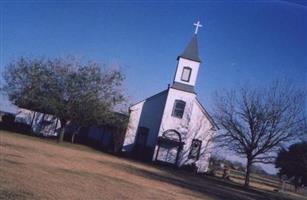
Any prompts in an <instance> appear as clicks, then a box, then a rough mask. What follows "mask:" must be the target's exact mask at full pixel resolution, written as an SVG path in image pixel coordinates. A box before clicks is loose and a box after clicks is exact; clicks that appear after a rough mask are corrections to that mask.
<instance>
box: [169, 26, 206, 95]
mask: <svg viewBox="0 0 307 200" xmlns="http://www.w3.org/2000/svg"><path fill="white" fill-rule="evenodd" d="M194 25H195V26H196V28H195V32H194V34H193V37H192V39H191V41H190V42H189V44H188V45H187V47H186V48H185V50H184V51H183V53H182V54H180V55H179V56H178V57H177V68H176V73H175V78H174V81H173V85H172V88H175V89H178V90H183V91H186V92H192V93H194V86H195V83H196V79H197V74H198V68H199V65H200V63H201V60H200V58H199V55H198V43H197V32H198V28H199V27H202V25H201V24H200V23H199V21H198V22H197V23H194Z"/></svg>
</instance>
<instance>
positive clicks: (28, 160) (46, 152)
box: [0, 131, 306, 200]
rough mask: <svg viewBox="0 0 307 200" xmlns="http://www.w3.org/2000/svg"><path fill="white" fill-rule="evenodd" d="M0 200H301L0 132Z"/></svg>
mask: <svg viewBox="0 0 307 200" xmlns="http://www.w3.org/2000/svg"><path fill="white" fill-rule="evenodd" d="M0 199H17V200H18V199H105V200H108V199H136V200H139V199H140V200H141V199H163V200H167V199H184V200H188V199H205V200H207V199H208V200H209V199H218V200H224V199H230V200H245V199H246V200H262V199H276V200H278V199H305V200H306V198H303V197H300V196H298V195H289V194H281V193H276V192H270V191H265V190H259V189H255V188H251V189H248V190H245V189H243V188H242V187H241V186H240V185H238V184H235V183H230V182H224V181H221V180H219V179H217V178H213V177H205V176H202V177H200V176H197V175H192V174H189V173H187V172H183V171H179V170H173V169H170V168H165V167H160V166H155V165H148V164H143V163H138V162H134V161H131V160H128V159H123V158H118V157H115V156H111V155H108V154H105V153H101V152H99V151H95V150H93V149H91V148H88V147H85V146H81V145H73V144H68V143H61V144H57V143H56V142H54V141H52V140H47V139H40V138H35V137H31V136H25V135H20V134H16V133H11V132H6V131H0Z"/></svg>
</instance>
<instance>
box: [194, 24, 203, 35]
mask: <svg viewBox="0 0 307 200" xmlns="http://www.w3.org/2000/svg"><path fill="white" fill-rule="evenodd" d="M193 25H194V26H195V32H194V33H195V35H197V32H198V28H201V27H202V26H203V25H201V24H200V21H197V23H194V24H193Z"/></svg>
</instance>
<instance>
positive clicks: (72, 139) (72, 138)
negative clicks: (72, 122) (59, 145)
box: [71, 127, 80, 143]
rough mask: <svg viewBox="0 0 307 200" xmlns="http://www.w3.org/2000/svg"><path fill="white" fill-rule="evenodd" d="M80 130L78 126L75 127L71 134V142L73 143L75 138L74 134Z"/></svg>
mask: <svg viewBox="0 0 307 200" xmlns="http://www.w3.org/2000/svg"><path fill="white" fill-rule="evenodd" d="M79 131H80V127H78V128H77V130H75V131H74V132H73V134H72V136H71V143H75V138H76V135H77V134H78V133H79Z"/></svg>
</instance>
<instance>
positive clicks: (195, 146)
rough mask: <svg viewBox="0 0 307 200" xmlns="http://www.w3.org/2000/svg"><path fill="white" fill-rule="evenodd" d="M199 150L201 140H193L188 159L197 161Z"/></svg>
mask: <svg viewBox="0 0 307 200" xmlns="http://www.w3.org/2000/svg"><path fill="white" fill-rule="evenodd" d="M200 149H201V140H197V139H193V141H192V144H191V149H190V153H189V158H190V159H195V160H198V159H199V154H200Z"/></svg>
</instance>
